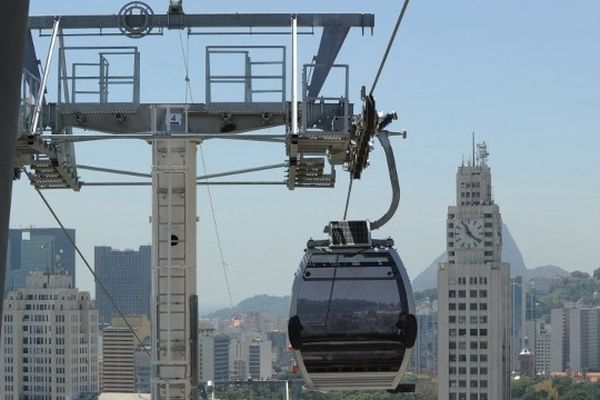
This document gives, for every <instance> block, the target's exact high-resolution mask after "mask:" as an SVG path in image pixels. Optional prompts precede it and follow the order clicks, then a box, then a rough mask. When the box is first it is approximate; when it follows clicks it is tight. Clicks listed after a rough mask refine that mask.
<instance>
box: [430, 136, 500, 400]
mask: <svg viewBox="0 0 600 400" xmlns="http://www.w3.org/2000/svg"><path fill="white" fill-rule="evenodd" d="M487 156H488V153H487V147H486V145H485V143H483V144H480V145H478V157H477V160H476V161H475V160H474V161H473V162H472V163H471V164H470V165H468V166H464V165H463V166H461V167H459V169H458V173H457V179H456V205H452V206H449V207H448V218H447V222H446V238H447V253H448V261H447V262H445V263H440V266H439V269H438V398H439V399H444V400H509V399H510V347H511V332H510V322H511V287H510V266H509V265H508V264H507V263H503V262H501V258H500V254H501V249H502V220H501V217H500V209H499V207H498V205H496V204H494V201H493V198H492V189H491V188H492V184H491V172H490V168H489V166H488V165H487ZM473 158H474V159H475V157H473Z"/></svg>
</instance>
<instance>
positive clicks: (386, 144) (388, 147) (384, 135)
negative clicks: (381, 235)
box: [371, 131, 400, 230]
mask: <svg viewBox="0 0 600 400" xmlns="http://www.w3.org/2000/svg"><path fill="white" fill-rule="evenodd" d="M377 138H378V139H379V143H381V147H383V150H384V151H385V158H386V160H387V165H388V170H389V172H390V184H391V186H392V201H391V203H390V208H389V209H388V210H387V212H386V213H385V214H383V216H382V217H381V218H379V219H378V220H377V221H373V222H371V230H374V229H379V228H381V227H382V226H383V225H385V224H386V223H387V222H388V221H389V220H390V219H392V217H393V216H394V214H395V213H396V210H397V209H398V205H399V204H400V183H399V182H398V171H397V170H396V159H395V158H394V151H393V150H392V144H391V143H390V133H389V132H388V131H379V132H378V133H377Z"/></svg>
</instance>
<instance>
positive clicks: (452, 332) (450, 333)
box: [448, 329, 456, 337]
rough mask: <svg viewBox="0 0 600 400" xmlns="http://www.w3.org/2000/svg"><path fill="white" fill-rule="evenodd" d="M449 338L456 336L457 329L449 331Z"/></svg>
mask: <svg viewBox="0 0 600 400" xmlns="http://www.w3.org/2000/svg"><path fill="white" fill-rule="evenodd" d="M448 336H450V337H454V336H456V329H449V330H448Z"/></svg>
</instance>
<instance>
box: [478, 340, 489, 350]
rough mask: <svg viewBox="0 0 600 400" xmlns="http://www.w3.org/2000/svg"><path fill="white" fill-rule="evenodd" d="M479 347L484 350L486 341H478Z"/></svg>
mask: <svg viewBox="0 0 600 400" xmlns="http://www.w3.org/2000/svg"><path fill="white" fill-rule="evenodd" d="M479 348H480V349H483V350H486V349H487V342H480V343H479Z"/></svg>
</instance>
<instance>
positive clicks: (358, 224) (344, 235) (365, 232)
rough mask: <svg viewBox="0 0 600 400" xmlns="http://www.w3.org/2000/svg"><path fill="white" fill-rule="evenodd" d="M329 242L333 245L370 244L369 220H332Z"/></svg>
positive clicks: (352, 245)
mask: <svg viewBox="0 0 600 400" xmlns="http://www.w3.org/2000/svg"><path fill="white" fill-rule="evenodd" d="M329 244H330V246H332V247H346V246H347V247H354V246H370V245H371V229H370V227H369V221H331V222H330V223H329Z"/></svg>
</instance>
